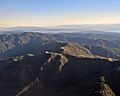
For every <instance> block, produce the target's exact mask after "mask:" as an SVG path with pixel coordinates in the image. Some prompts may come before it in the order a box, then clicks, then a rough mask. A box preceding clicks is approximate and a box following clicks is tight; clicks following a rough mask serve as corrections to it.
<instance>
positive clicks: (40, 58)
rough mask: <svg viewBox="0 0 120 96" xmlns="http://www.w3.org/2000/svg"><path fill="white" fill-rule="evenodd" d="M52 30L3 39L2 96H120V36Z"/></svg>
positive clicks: (9, 33)
mask: <svg viewBox="0 0 120 96" xmlns="http://www.w3.org/2000/svg"><path fill="white" fill-rule="evenodd" d="M71 26H73V25H71ZM60 27H63V26H60ZM65 27H69V26H65ZM73 29H74V28H73ZM54 30H56V29H54ZM49 31H50V30H49ZM49 31H48V30H47V33H40V32H28V31H27V32H26V31H25V30H22V31H20V30H19V31H18V29H15V30H14V31H7V32H5V33H4V32H3V34H1V35H0V96H120V78H119V76H120V33H114V32H110V33H107V32H102V31H82V32H75V31H74V33H71V32H68V33H65V31H63V33H56V31H54V33H48V32H49ZM51 31H52V30H51ZM66 31H67V30H66Z"/></svg>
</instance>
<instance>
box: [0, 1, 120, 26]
mask: <svg viewBox="0 0 120 96" xmlns="http://www.w3.org/2000/svg"><path fill="white" fill-rule="evenodd" d="M119 9H120V1H119V0H76V1H75V0H59V1H58V0H45V1H43V0H2V1H1V2H0V14H1V16H0V21H1V22H0V27H14V26H38V27H39V26H57V25H80V24H120V11H119Z"/></svg>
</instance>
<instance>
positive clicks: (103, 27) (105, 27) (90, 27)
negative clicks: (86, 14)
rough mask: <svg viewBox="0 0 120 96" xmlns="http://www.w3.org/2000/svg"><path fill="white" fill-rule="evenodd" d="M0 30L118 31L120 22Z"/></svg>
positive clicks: (42, 31) (4, 29)
mask: <svg viewBox="0 0 120 96" xmlns="http://www.w3.org/2000/svg"><path fill="white" fill-rule="evenodd" d="M0 30H1V31H13V30H14V31H25V32H41V33H49V32H51V33H59V32H63V33H64V32H65V33H69V32H83V31H95V32H96V31H100V32H101V31H102V32H120V24H83V25H59V26H48V27H34V26H28V27H26V26H24V27H10V28H1V29H0Z"/></svg>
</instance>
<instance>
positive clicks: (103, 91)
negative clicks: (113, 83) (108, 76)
mask: <svg viewBox="0 0 120 96" xmlns="http://www.w3.org/2000/svg"><path fill="white" fill-rule="evenodd" d="M96 86H98V89H97V91H95V94H94V96H116V95H115V93H114V92H113V90H112V89H111V88H110V86H109V85H108V84H107V82H106V80H105V77H104V76H101V77H100V78H99V82H97V84H96Z"/></svg>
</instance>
